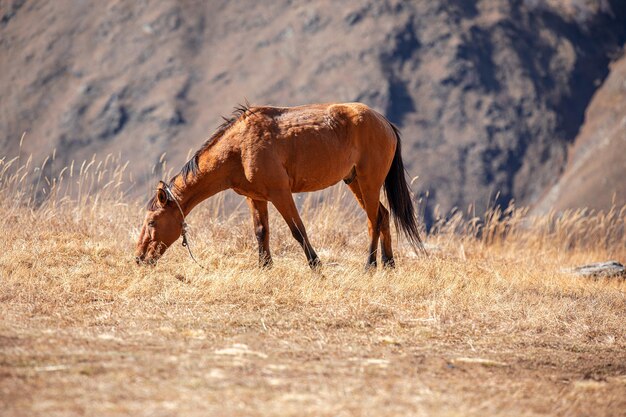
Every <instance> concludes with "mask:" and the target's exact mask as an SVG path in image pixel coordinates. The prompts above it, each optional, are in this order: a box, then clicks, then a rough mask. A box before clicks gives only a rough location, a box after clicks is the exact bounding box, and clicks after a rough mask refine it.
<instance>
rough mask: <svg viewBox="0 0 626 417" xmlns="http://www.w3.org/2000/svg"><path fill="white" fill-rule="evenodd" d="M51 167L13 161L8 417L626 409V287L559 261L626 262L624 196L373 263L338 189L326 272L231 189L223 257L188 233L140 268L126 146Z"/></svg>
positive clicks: (1, 392) (501, 219) (323, 200)
mask: <svg viewBox="0 0 626 417" xmlns="http://www.w3.org/2000/svg"><path fill="white" fill-rule="evenodd" d="M18 167H21V168H18ZM39 175H40V172H39V170H38V169H37V168H33V167H32V166H30V163H29V162H23V161H22V162H20V161H19V160H14V161H13V162H11V161H9V160H8V159H7V158H5V159H3V160H2V162H1V163H0V212H1V213H2V215H1V216H0V231H1V232H2V239H1V240H0V415H2V416H3V417H5V416H7V417H8V416H47V417H49V416H82V415H87V416H121V415H132V416H175V415H180V416H207V415H211V416H244V415H245V416H248V415H276V416H302V415H311V416H325V415H329V416H330V415H332V416H351V415H358V416H361V415H363V416H383V415H384V416H392V415H416V416H422V415H423V416H487V415H489V416H522V415H523V416H538V415H566V416H589V415H598V416H611V415H613V416H623V415H624V414H625V411H624V410H626V283H625V282H624V280H623V279H598V280H593V279H582V278H573V277H571V276H569V275H567V274H564V273H562V272H560V270H561V268H563V267H568V266H574V265H578V264H582V263H587V262H593V261H602V260H608V259H617V260H619V261H622V262H624V261H625V260H626V236H625V233H624V231H625V227H626V209H622V210H621V211H619V210H614V211H611V212H609V213H582V212H569V213H565V214H564V215H563V216H562V217H558V218H557V217H556V216H548V217H544V218H528V217H526V216H525V213H524V210H510V211H509V212H507V213H500V212H498V211H493V212H491V213H490V214H489V215H488V217H487V220H486V221H485V222H484V223H481V222H479V221H477V220H475V219H472V216H467V215H462V214H461V213H458V214H457V215H456V216H453V217H452V218H451V219H449V220H448V221H446V222H441V223H440V224H439V226H438V227H437V228H436V230H435V231H434V233H432V234H431V235H429V236H428V238H427V242H428V245H429V248H430V256H429V257H428V258H420V257H417V256H415V255H413V254H412V252H411V250H410V249H409V248H408V247H407V246H406V245H405V244H404V243H403V242H402V241H400V242H396V245H397V259H396V261H397V264H398V268H397V269H396V270H393V271H382V270H379V271H377V272H375V273H366V272H364V269H363V264H364V260H365V249H366V242H367V237H366V233H367V232H366V226H365V219H364V216H363V215H362V213H361V211H360V209H357V208H356V206H355V204H354V203H353V202H352V197H351V196H350V195H349V192H348V191H347V188H346V187H345V186H343V185H340V186H337V187H336V188H334V189H332V190H330V191H328V192H325V193H322V194H315V195H312V196H309V197H304V196H303V197H302V200H303V201H302V202H301V205H302V213H303V218H304V220H305V224H306V225H307V227H308V232H309V235H310V236H311V240H312V243H313V245H314V246H315V248H316V249H317V250H318V253H319V255H320V257H321V259H322V262H324V263H325V266H324V267H323V269H322V272H321V273H314V272H311V271H310V270H309V268H308V267H307V265H306V261H305V259H304V255H303V254H302V251H301V249H300V248H299V246H297V243H296V242H295V241H294V240H293V239H292V238H291V235H290V234H289V231H288V229H287V227H286V225H284V223H283V221H282V220H281V219H280V218H279V216H278V215H277V213H276V212H275V211H274V212H271V213H270V216H271V227H272V237H271V241H272V249H273V251H274V262H275V266H274V268H273V269H271V270H259V269H257V268H256V242H255V240H254V238H253V233H252V227H251V225H250V220H249V218H248V214H247V212H246V211H245V209H244V208H245V204H242V205H241V206H240V207H237V205H236V203H237V202H238V201H240V200H237V199H233V200H234V201H235V205H234V206H233V205H232V204H227V203H228V201H226V202H225V200H224V198H222V197H214V198H212V199H211V200H209V201H208V202H206V203H205V204H204V205H203V206H202V207H201V208H199V209H198V210H196V211H194V212H193V213H192V215H191V216H190V217H189V219H188V220H189V223H190V225H191V226H192V229H191V232H190V240H191V244H192V245H193V249H194V251H195V254H196V256H197V257H198V258H199V259H200V261H201V262H202V263H203V264H205V265H206V266H207V268H208V271H204V270H202V269H201V268H199V267H198V266H197V265H195V264H194V263H193V262H192V261H191V260H190V259H189V257H188V255H187V253H186V251H185V249H184V248H182V247H181V246H180V243H179V242H178V243H176V244H175V245H174V246H173V247H172V248H171V249H170V250H169V251H168V252H167V253H166V255H165V256H164V258H163V259H162V260H161V261H160V262H159V263H158V265H157V266H155V267H138V266H137V265H135V263H134V261H133V249H134V243H135V239H136V235H137V232H138V228H139V226H140V222H141V220H142V216H143V209H142V203H143V201H139V202H137V201H129V200H128V199H125V198H124V197H123V196H124V193H125V190H126V188H125V187H127V186H128V184H129V182H128V180H127V179H125V176H124V168H123V166H120V165H119V164H117V162H115V161H114V160H113V159H111V158H109V159H108V160H107V161H105V162H101V163H96V162H94V163H92V164H88V163H86V164H82V165H79V164H76V166H74V167H71V168H68V169H67V170H65V171H64V172H63V173H62V175H61V176H60V177H59V178H56V179H55V180H53V181H50V180H46V179H45V178H44V177H43V175H42V176H41V179H40V178H39ZM95 190H98V191H97V192H96V191H95ZM44 197H45V198H44Z"/></svg>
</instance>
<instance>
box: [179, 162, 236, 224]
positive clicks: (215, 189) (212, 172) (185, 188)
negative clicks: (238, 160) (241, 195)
mask: <svg viewBox="0 0 626 417" xmlns="http://www.w3.org/2000/svg"><path fill="white" fill-rule="evenodd" d="M200 158H201V159H203V158H207V156H201V157H200ZM207 159H208V158H207ZM213 161H219V162H208V163H203V162H201V163H199V166H200V169H199V172H198V173H197V174H196V175H195V176H194V177H193V178H187V181H183V178H182V175H181V174H179V175H177V176H176V178H174V184H175V185H176V187H175V188H176V194H177V197H178V198H179V201H180V205H181V208H182V210H183V213H184V214H185V216H187V214H189V212H190V211H191V210H193V208H194V207H195V206H197V205H198V204H200V203H201V202H202V201H204V200H206V199H207V198H209V197H211V196H213V195H215V194H217V193H219V192H220V191H224V190H226V189H228V188H230V187H231V184H230V178H231V172H232V170H233V168H234V167H233V163H232V158H225V159H217V158H213ZM190 177H191V175H190Z"/></svg>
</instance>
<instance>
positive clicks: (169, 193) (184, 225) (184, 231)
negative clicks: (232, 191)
mask: <svg viewBox="0 0 626 417" xmlns="http://www.w3.org/2000/svg"><path fill="white" fill-rule="evenodd" d="M161 184H163V190H165V194H166V195H167V199H168V200H172V201H173V202H174V203H176V207H178V210H179V211H180V215H181V216H182V217H183V222H182V224H181V226H182V232H181V235H182V237H183V247H184V248H187V252H189V256H190V257H191V259H193V261H194V262H195V263H196V265H198V266H199V267H200V268H202V269H204V270H205V271H208V269H207V268H205V267H204V266H202V265H200V262H198V261H197V260H196V258H195V256H193V253H191V247H190V246H189V240H188V239H187V222H185V213H184V212H183V209H182V208H181V207H180V204H179V203H178V200H177V199H176V197H174V193H173V192H172V189H171V188H170V186H169V185H167V184H166V183H164V182H163V181H161Z"/></svg>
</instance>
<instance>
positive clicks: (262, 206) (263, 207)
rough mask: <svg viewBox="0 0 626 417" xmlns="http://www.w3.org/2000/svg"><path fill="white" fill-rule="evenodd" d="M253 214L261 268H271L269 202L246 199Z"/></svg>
mask: <svg viewBox="0 0 626 417" xmlns="http://www.w3.org/2000/svg"><path fill="white" fill-rule="evenodd" d="M246 200H247V202H248V206H249V207H250V213H251V214H252V223H253V224H254V234H255V236H256V240H257V242H258V244H259V267H261V268H271V267H272V263H273V262H272V255H271V254H270V226H269V216H268V212H267V201H262V200H254V199H252V198H247V199H246Z"/></svg>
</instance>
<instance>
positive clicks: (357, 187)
mask: <svg viewBox="0 0 626 417" xmlns="http://www.w3.org/2000/svg"><path fill="white" fill-rule="evenodd" d="M348 187H350V190H351V191H352V193H353V194H354V197H355V198H356V200H357V202H358V203H359V205H360V206H361V207H362V208H363V210H365V213H366V214H367V229H368V233H369V236H370V245H369V250H368V254H367V260H366V262H365V268H366V269H368V270H369V269H376V266H377V263H376V257H377V248H378V240H379V237H380V232H381V229H380V224H381V220H384V219H383V218H382V217H381V216H380V214H379V213H380V210H379V207H380V206H381V205H380V202H379V201H378V196H379V194H380V187H379V188H378V192H374V190H373V188H375V187H371V188H372V189H371V190H368V189H367V188H366V190H365V192H364V191H363V187H362V186H361V181H359V179H358V178H354V179H352V181H350V182H349V183H348ZM387 220H389V218H388V217H387ZM388 241H389V242H391V241H390V240H388ZM383 253H384V254H385V255H384V256H387V253H386V252H384V249H383ZM384 262H385V258H383V263H384Z"/></svg>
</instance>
